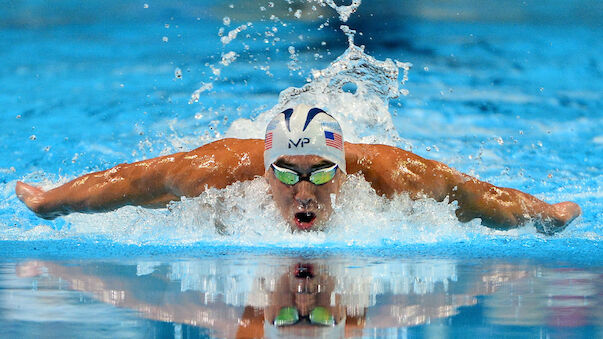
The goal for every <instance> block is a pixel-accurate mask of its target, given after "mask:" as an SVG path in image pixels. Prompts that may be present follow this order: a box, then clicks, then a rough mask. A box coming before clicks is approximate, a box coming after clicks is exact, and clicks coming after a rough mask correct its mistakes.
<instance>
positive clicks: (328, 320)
mask: <svg viewBox="0 0 603 339" xmlns="http://www.w3.org/2000/svg"><path fill="white" fill-rule="evenodd" d="M299 318H300V317H299V311H298V310H297V308H295V307H283V308H281V310H280V311H279V312H278V315H277V316H276V318H274V326H277V327H281V326H290V325H295V324H297V323H298V322H299ZM308 320H309V321H310V324H312V325H320V326H333V325H335V318H334V317H333V314H331V311H329V310H328V309H327V308H325V307H322V306H318V307H315V308H314V309H312V311H310V314H308Z"/></svg>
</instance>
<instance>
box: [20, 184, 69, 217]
mask: <svg viewBox="0 0 603 339" xmlns="http://www.w3.org/2000/svg"><path fill="white" fill-rule="evenodd" d="M15 193H17V198H19V200H21V201H23V202H24V203H25V205H27V207H28V208H29V209H30V210H32V211H33V212H34V213H36V215H37V216H39V217H40V218H44V219H48V220H52V219H54V218H56V217H58V216H59V215H60V214H57V213H43V212H42V206H43V203H44V193H46V192H45V191H44V190H43V189H41V188H39V187H34V186H31V185H28V184H26V183H24V182H21V181H17V186H16V187H15Z"/></svg>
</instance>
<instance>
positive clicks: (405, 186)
mask: <svg viewBox="0 0 603 339" xmlns="http://www.w3.org/2000/svg"><path fill="white" fill-rule="evenodd" d="M349 146H350V147H349V148H350V152H349V153H350V156H348V157H347V158H346V162H347V163H348V164H350V165H351V166H348V167H349V170H348V172H349V173H354V172H355V171H356V172H358V171H362V172H363V174H364V175H365V178H366V179H367V181H369V182H371V184H372V185H373V187H374V188H375V190H376V191H377V193H379V194H385V195H387V196H392V195H394V194H399V193H408V194H409V195H410V196H411V198H413V199H418V198H421V197H430V198H433V199H435V200H437V201H443V200H444V199H445V198H446V197H448V198H449V199H450V202H452V201H457V203H458V209H457V211H456V215H457V217H458V219H459V220H460V221H462V222H467V221H470V220H472V219H474V218H481V219H482V224H483V225H484V226H488V227H492V228H498V229H509V228H514V227H517V226H521V225H523V224H525V223H526V222H529V221H534V223H535V225H536V227H537V229H538V231H540V232H543V233H554V232H556V231H558V230H561V229H563V228H564V227H565V226H567V225H568V224H569V223H570V222H571V221H572V220H573V219H575V218H576V217H577V216H578V215H580V213H581V210H580V207H579V206H578V205H577V204H575V203H573V202H562V203H558V204H554V205H552V204H548V203H546V202H544V201H542V200H539V199H537V198H536V197H534V196H532V195H530V194H527V193H524V192H521V191H518V190H515V189H512V188H505V187H497V186H494V185H492V184H490V183H487V182H484V181H480V180H478V179H476V178H473V177H471V176H468V175H466V174H463V173H460V172H458V171H456V170H455V169H453V168H451V167H448V166H446V165H444V164H442V163H440V162H437V161H433V160H428V159H425V158H422V157H420V156H418V155H416V154H413V153H410V152H406V151H404V150H401V149H399V148H396V147H391V146H385V145H358V144H350V145H349ZM346 147H348V145H347V144H346Z"/></svg>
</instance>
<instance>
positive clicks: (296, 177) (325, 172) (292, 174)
mask: <svg viewBox="0 0 603 339" xmlns="http://www.w3.org/2000/svg"><path fill="white" fill-rule="evenodd" d="M270 167H272V170H273V171H274V175H275V176H276V178H277V179H278V180H280V181H281V182H282V183H283V184H287V185H295V184H297V183H298V182H300V181H302V180H307V181H309V182H311V183H313V184H314V185H323V184H326V183H328V182H329V181H331V180H333V177H335V174H336V173H337V164H335V165H333V166H330V167H327V168H321V169H317V170H315V171H312V172H310V173H309V174H306V175H302V174H301V173H299V172H296V171H294V170H290V169H288V168H282V167H278V166H276V165H275V164H272V165H270Z"/></svg>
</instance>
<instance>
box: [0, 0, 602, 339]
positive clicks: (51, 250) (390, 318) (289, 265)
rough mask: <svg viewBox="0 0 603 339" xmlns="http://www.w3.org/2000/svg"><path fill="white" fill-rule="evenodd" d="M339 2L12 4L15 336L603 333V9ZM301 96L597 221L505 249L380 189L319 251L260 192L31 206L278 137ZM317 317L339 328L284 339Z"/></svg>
mask: <svg viewBox="0 0 603 339" xmlns="http://www.w3.org/2000/svg"><path fill="white" fill-rule="evenodd" d="M327 2H328V1H325V3H327ZM325 3H321V2H318V1H315V2H312V1H298V2H291V3H288V2H287V1H274V2H268V1H266V2H246V1H229V2H217V3H213V2H193V1H181V2H170V1H146V2H145V1H142V2H126V3H124V2H121V1H104V2H85V3H81V2H77V1H61V2H56V3H55V2H43V1H33V2H23V3H22V2H11V3H10V4H9V5H7V6H3V8H2V9H0V36H2V39H0V60H1V61H2V62H1V63H0V64H1V65H0V114H1V119H2V120H1V122H2V132H1V133H0V258H2V259H1V260H0V324H1V326H0V337H7V338H9V337H10V338H13V337H28V338H55V337H96V338H102V337H107V338H133V337H144V338H172V337H173V338H210V337H211V338H214V337H218V338H222V337H229V338H230V337H241V338H244V337H262V336H264V337H272V336H279V337H286V336H292V337H299V336H310V337H328V338H332V337H344V336H346V337H365V338H397V337H402V338H406V337H433V338H444V337H468V336H476V337H480V338H481V337H491V338H500V337H522V338H523V337H537V338H568V337H578V338H582V337H584V338H598V337H603V313H602V312H601V310H602V309H603V300H602V296H603V283H602V282H601V281H603V280H602V277H603V251H602V248H601V246H602V245H601V240H602V239H603V192H602V186H603V185H602V184H603V157H602V156H601V154H603V132H602V131H603V91H602V90H601V89H602V88H603V40H602V39H601V38H600V37H601V36H603V26H602V24H601V22H603V15H602V13H603V8H602V7H601V4H600V3H599V2H597V1H587V0H581V1H574V2H565V1H547V3H546V6H545V5H544V4H538V3H529V2H521V1H484V2H483V3H481V5H480V6H479V7H475V6H472V5H469V4H468V3H466V2H464V1H446V2H443V1H436V0H433V1H421V2H419V1H414V0H413V1H404V2H396V1H383V2H371V3H368V1H365V3H361V4H360V6H359V7H358V9H357V10H356V12H355V13H353V14H351V16H350V19H349V20H348V21H347V22H342V21H341V18H340V16H339V15H338V13H337V12H336V11H335V10H334V9H333V8H331V7H329V6H328V5H325ZM341 25H347V26H349V28H346V27H341ZM351 30H353V31H351ZM354 31H355V32H354ZM346 32H347V33H346ZM410 64H412V67H410V66H411V65H410ZM409 67H410V69H408V68H409ZM298 100H310V101H313V102H315V103H316V104H317V105H318V106H322V107H325V108H327V110H328V111H329V112H330V113H332V114H333V115H334V116H336V117H337V118H338V119H339V120H340V121H341V123H342V126H343V130H344V134H345V136H346V139H348V140H350V141H354V142H371V143H385V144H389V145H394V146H397V147H401V148H404V149H407V150H411V151H413V152H414V153H416V154H418V155H420V156H423V157H426V158H430V159H435V160H438V161H441V162H443V163H446V164H448V165H450V166H452V167H454V168H456V169H458V170H460V171H462V172H465V173H468V174H470V175H473V176H476V177H478V178H479V179H481V180H485V181H488V182H491V183H493V184H495V185H498V186H505V187H512V188H516V189H519V190H522V191H525V192H528V193H530V194H533V195H535V196H536V197H538V198H540V199H543V200H545V201H547V202H551V203H552V202H560V201H574V202H576V203H578V204H579V205H580V206H581V207H582V210H583V214H582V216H580V217H579V218H578V219H576V220H575V221H574V222H572V223H571V224H570V225H569V226H568V227H567V228H566V229H565V230H564V231H562V232H559V233H557V234H555V235H552V236H546V235H543V234H541V233H538V232H536V230H535V228H534V226H533V225H526V226H524V227H521V228H517V229H513V230H509V231H498V230H492V229H488V228H485V227H483V226H481V225H480V223H479V220H474V221H471V222H469V223H460V222H459V221H457V219H456V217H455V214H454V211H455V206H454V205H449V204H447V203H446V202H442V203H438V202H435V201H433V200H430V199H422V200H418V201H411V200H410V199H409V198H408V197H407V196H405V195H401V196H398V197H396V198H395V199H393V200H388V199H385V198H383V197H380V196H378V195H376V194H375V192H374V191H373V190H372V189H371V188H370V186H369V184H368V183H367V182H366V181H365V180H364V179H363V178H362V177H360V176H353V177H351V178H349V180H348V181H347V182H346V183H345V185H344V187H343V192H342V196H341V200H340V201H338V202H337V205H336V206H335V213H334V215H333V217H332V219H331V222H330V225H329V227H328V229H327V230H326V231H325V232H321V233H310V234H299V233H290V232H289V231H287V228H286V225H285V224H284V222H283V221H282V220H281V219H280V217H279V216H278V214H277V211H276V209H275V206H274V204H273V203H272V200H271V198H270V196H269V195H268V194H267V184H266V183H265V182H264V181H263V179H261V178H258V179H256V180H253V181H250V182H245V183H238V184H235V185H232V186H229V187H228V188H226V189H224V190H215V189H212V190H208V191H207V192H205V193H204V194H202V195H201V196H200V197H198V198H193V199H185V200H183V201H181V202H177V203H173V204H171V205H170V206H169V208H167V209H157V210H148V209H144V208H139V207H124V208H122V209H119V210H117V211H114V212H108V213H100V214H93V215H92V214H90V215H88V214H73V215H70V216H67V217H63V218H58V219H56V220H53V221H47V220H42V219H39V218H37V217H36V216H35V215H34V214H33V213H31V212H30V211H29V210H27V208H26V207H25V206H24V205H23V204H22V203H21V202H20V201H19V200H18V199H17V197H16V196H15V194H14V187H15V183H16V181H18V180H22V181H25V182H29V183H34V184H36V185H40V186H42V187H44V188H51V187H54V186H56V185H58V184H61V183H64V182H67V181H69V180H71V179H73V178H75V177H77V176H79V175H82V174H84V173H88V172H91V171H98V170H103V169H106V168H110V167H112V166H115V165H117V164H119V163H123V162H133V161H138V160H142V159H147V158H151V157H155V156H159V155H164V154H170V153H173V152H179V151H184V150H190V149H193V148H196V147H198V146H200V145H203V144H205V143H208V142H211V141H214V140H217V139H219V138H223V137H252V138H262V137H263V131H264V128H265V125H266V122H267V121H268V120H269V119H270V118H271V117H272V115H273V114H274V113H275V112H276V111H278V109H280V107H282V106H283V105H286V104H287V103H289V102H295V101H298ZM217 230H220V231H217ZM300 272H302V273H300ZM304 272H305V273H304ZM299 291H302V292H303V293H301V292H299ZM298 292H299V293H298ZM295 298H306V299H303V300H297V302H298V304H304V303H305V304H319V305H324V306H325V307H329V308H330V309H331V311H332V312H333V314H334V315H335V319H336V325H335V326H334V327H332V328H331V327H329V328H323V327H316V326H310V325H308V324H307V323H303V324H301V325H296V326H293V327H290V328H286V329H277V328H275V327H274V326H273V325H272V319H273V318H274V314H275V310H277V309H279V307H280V306H282V305H286V304H291V303H292V302H293V300H295ZM304 321H305V320H304ZM296 331H297V332H296Z"/></svg>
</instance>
